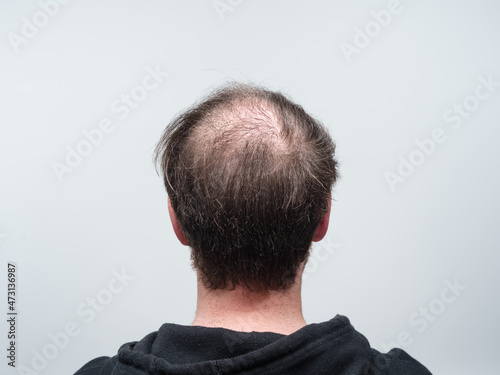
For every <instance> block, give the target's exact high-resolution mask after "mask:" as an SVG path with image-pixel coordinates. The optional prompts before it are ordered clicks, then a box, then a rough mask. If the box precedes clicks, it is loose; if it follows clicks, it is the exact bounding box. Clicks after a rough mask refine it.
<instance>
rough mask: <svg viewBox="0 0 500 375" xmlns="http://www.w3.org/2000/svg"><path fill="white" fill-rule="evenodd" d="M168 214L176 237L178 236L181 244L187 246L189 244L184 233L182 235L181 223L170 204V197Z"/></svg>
mask: <svg viewBox="0 0 500 375" xmlns="http://www.w3.org/2000/svg"><path fill="white" fill-rule="evenodd" d="M168 213H169V215H170V221H171V222H172V228H174V232H175V235H176V236H177V238H178V240H179V241H180V242H181V244H183V245H184V246H187V245H188V242H187V241H186V237H185V236H184V233H182V230H181V227H180V225H179V222H178V221H177V216H176V215H175V212H174V209H173V208H172V205H171V204H170V197H168Z"/></svg>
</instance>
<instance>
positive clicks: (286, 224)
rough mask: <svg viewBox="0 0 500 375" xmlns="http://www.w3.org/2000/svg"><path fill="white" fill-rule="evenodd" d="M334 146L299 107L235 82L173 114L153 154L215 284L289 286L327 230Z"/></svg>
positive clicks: (204, 276)
mask: <svg viewBox="0 0 500 375" xmlns="http://www.w3.org/2000/svg"><path fill="white" fill-rule="evenodd" d="M334 152H335V145H334V143H333V142H332V140H331V138H330V136H329V135H328V132H327V131H326V129H325V128H324V127H323V126H322V125H321V124H320V123H319V122H318V121H316V120H315V119H313V118H312V117H311V116H310V115H308V114H307V113H306V112H305V111H304V110H303V108H302V107H301V106H299V105H297V104H295V103H293V102H292V101H291V100H290V99H288V98H287V97H285V96H284V95H282V94H280V93H277V92H272V91H268V90H266V89H263V88H260V87H256V86H250V85H243V84H231V85H227V86H224V87H222V88H220V89H218V90H216V91H214V92H213V93H212V94H211V95H209V96H208V97H207V98H205V99H204V100H202V101H201V102H199V103H197V104H196V105H194V106H193V107H191V108H190V109H188V110H187V111H185V112H183V113H181V114H180V115H178V116H177V117H176V118H174V119H173V120H172V121H171V123H170V124H169V125H168V127H167V129H166V130H165V132H164V134H163V136H162V138H161V140H160V142H159V143H158V145H157V147H156V152H155V159H156V161H157V163H158V164H159V165H160V168H161V173H162V175H163V180H164V183H165V187H166V189H167V193H168V195H169V200H170V205H171V210H172V211H173V212H171V216H172V214H173V216H174V217H172V220H173V223H174V228H175V229H176V232H177V234H178V237H179V238H180V239H181V242H183V243H185V244H188V245H189V246H190V247H191V258H192V260H193V266H194V267H195V268H196V269H197V271H198V272H199V274H200V275H201V280H202V282H203V284H204V286H205V287H206V288H208V289H232V288H233V287H235V286H236V285H240V286H243V287H245V288H246V289H248V290H250V291H254V292H266V291H271V290H276V291H280V290H281V291H284V290H287V289H288V288H289V287H290V286H291V285H292V284H293V282H294V280H295V276H296V274H297V271H298V269H299V266H300V265H301V263H302V262H304V261H305V260H306V259H307V256H308V254H309V249H310V246H311V242H312V241H313V240H320V239H321V237H323V236H324V234H325V232H326V229H327V227H328V215H329V207H330V200H331V196H330V192H331V188H332V186H333V184H334V183H335V180H336V178H337V163H336V161H335V159H334Z"/></svg>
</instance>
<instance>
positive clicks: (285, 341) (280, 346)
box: [77, 315, 430, 375]
mask: <svg viewBox="0 0 500 375" xmlns="http://www.w3.org/2000/svg"><path fill="white" fill-rule="evenodd" d="M77 374H78V375H106V374H111V375H125V374H126V375H146V374H155V375H167V374H178V375H184V374H186V375H187V374H190V375H197V374H207V375H208V374H263V375H273V374H280V375H284V374H287V375H288V374H313V375H321V374H329V375H332V374H336V375H361V374H363V375H371V374H377V375H378V374H394V375H396V374H398V375H401V374H404V375H430V372H429V371H428V370H427V369H426V368H425V367H424V366H422V365H421V364H420V363H419V362H417V361H416V360H414V359H413V358H412V357H410V356H409V355H408V354H406V352H404V351H403V350H400V349H393V350H391V351H390V352H389V353H388V354H381V353H379V352H378V351H376V350H375V349H372V348H371V347H370V344H369V342H368V340H367V339H366V338H365V337H364V336H363V335H362V334H360V333H359V332H357V331H356V330H355V329H354V327H353V326H352V325H351V324H350V322H349V320H348V319H347V318H346V317H345V316H342V315H337V316H336V317H335V318H333V319H331V320H329V321H326V322H323V323H313V324H308V325H307V326H305V327H303V328H301V329H299V330H298V331H296V332H294V333H292V334H290V335H281V334H278V333H272V332H238V331H233V330H229V329H225V328H208V327H200V326H184V325H178V324H171V323H167V324H164V325H162V326H161V328H160V329H159V331H157V332H153V333H151V334H149V335H147V336H146V337H145V338H144V339H142V340H141V341H138V342H131V343H128V344H125V345H122V346H121V348H120V349H119V351H118V355H117V356H115V357H112V358H108V357H101V358H97V359H95V360H94V361H91V362H89V363H88V364H87V365H86V366H84V367H83V368H82V369H81V370H80V371H78V372H77Z"/></svg>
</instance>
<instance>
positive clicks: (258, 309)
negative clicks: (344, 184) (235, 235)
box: [168, 199, 331, 335]
mask: <svg viewBox="0 0 500 375" xmlns="http://www.w3.org/2000/svg"><path fill="white" fill-rule="evenodd" d="M330 207H331V205H330V200H328V210H327V212H326V213H325V215H324V216H323V219H322V220H321V222H320V224H319V225H318V228H317V229H316V231H315V234H314V236H313V242H317V241H321V240H322V239H323V237H324V236H325V234H326V232H327V230H328V224H329V220H330ZM168 211H169V214H170V219H171V221H172V227H173V229H174V232H175V234H176V236H177V238H178V239H179V241H180V242H181V243H182V244H183V245H185V246H188V243H187V241H186V237H185V236H184V234H183V233H182V231H181V229H180V226H179V223H178V221H177V218H176V215H175V212H174V211H173V209H172V206H171V204H170V199H169V200H168ZM304 266H305V263H302V264H301V266H300V268H299V271H298V272H297V277H296V278H295V282H294V284H293V285H292V287H291V288H290V289H289V290H287V291H286V292H276V291H271V292H269V293H268V294H265V295H263V294H257V293H251V292H249V291H248V290H246V289H245V288H243V287H240V286H238V287H236V289H234V290H231V291H228V290H209V289H207V288H205V287H204V286H203V284H202V282H201V281H200V277H199V272H198V273H197V275H198V294H197V304H196V315H195V318H194V321H193V323H192V324H191V325H193V326H203V327H220V328H227V329H231V330H234V331H240V332H252V331H256V332H275V333H281V334H284V335H289V334H291V333H293V332H295V331H297V330H299V329H300V328H302V327H304V326H305V325H306V324H307V323H306V321H305V320H304V316H303V314H302V297H301V284H302V272H303V270H304Z"/></svg>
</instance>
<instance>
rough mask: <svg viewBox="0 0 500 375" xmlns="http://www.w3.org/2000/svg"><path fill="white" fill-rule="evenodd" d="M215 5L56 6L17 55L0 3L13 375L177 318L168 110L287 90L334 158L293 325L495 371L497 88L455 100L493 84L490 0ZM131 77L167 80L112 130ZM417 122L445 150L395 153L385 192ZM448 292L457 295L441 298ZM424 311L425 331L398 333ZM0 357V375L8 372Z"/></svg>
mask: <svg viewBox="0 0 500 375" xmlns="http://www.w3.org/2000/svg"><path fill="white" fill-rule="evenodd" d="M46 2H49V0H42V3H46ZM224 2H226V0H224ZM232 4H233V5H232V6H231V8H232V10H227V11H226V12H224V13H222V14H220V15H219V14H218V13H217V11H216V9H215V7H214V5H213V3H212V0H196V1H195V0H186V1H173V0H170V1H160V0H156V1H155V0H147V1H132V0H113V1H96V0H91V1H89V0H86V1H83V0H73V1H71V2H69V3H68V4H65V5H59V9H58V10H57V11H54V14H53V16H52V17H49V18H47V19H46V20H45V21H47V22H46V25H45V26H41V27H36V26H35V27H36V28H37V30H38V31H37V33H36V35H29V34H26V35H29V36H30V37H29V38H26V39H24V41H23V42H22V43H21V42H19V40H21V39H19V38H24V36H23V27H24V29H25V30H24V32H27V30H26V26H25V24H26V22H38V24H43V23H44V18H43V14H42V15H40V14H39V13H38V12H40V11H42V10H41V9H42V8H41V6H40V4H39V3H38V2H37V1H31V0H30V1H20V0H16V1H14V0H12V1H2V2H1V3H0V35H1V38H0V83H1V84H0V102H1V111H0V126H1V133H0V181H1V183H0V193H1V194H0V241H1V243H0V251H1V264H0V268H1V272H0V277H1V279H0V280H1V281H0V287H1V289H2V293H1V295H2V296H3V297H2V298H1V299H0V300H1V301H2V302H1V303H2V306H1V308H0V310H1V311H6V310H7V304H6V301H7V299H6V289H7V275H6V269H7V262H8V261H13V262H15V263H16V264H17V269H18V271H17V279H18V283H17V295H16V298H17V310H18V312H19V315H18V317H17V319H18V320H17V334H18V341H17V365H18V366H19V365H24V366H26V368H32V360H33V357H34V356H35V354H34V353H35V352H39V353H41V352H43V349H44V348H45V347H47V345H48V344H50V343H51V341H50V339H49V334H50V333H52V334H56V333H57V332H60V331H63V330H64V327H65V326H66V325H67V324H68V323H69V322H74V323H75V324H76V325H77V327H78V332H79V334H78V335H76V336H75V337H71V338H70V341H69V343H67V344H66V345H65V347H64V348H62V349H60V350H58V353H57V354H56V355H55V358H53V359H49V360H48V361H47V365H46V367H45V368H44V369H43V370H42V371H36V372H33V373H42V374H70V373H73V372H75V371H76V370H77V369H78V368H80V367H81V366H82V365H83V364H84V363H86V362H87V361H89V360H90V359H92V358H94V357H97V356H101V355H114V354H115V353H116V352H117V350H118V348H119V346H120V345H121V344H123V343H124V342H128V341H134V340H139V339H141V338H142V337H143V336H145V335H146V334H147V333H149V332H151V331H155V330H157V329H158V328H159V327H160V325H161V324H162V323H164V322H173V323H179V324H190V323H191V321H192V319H193V317H194V311H195V298H196V289H195V287H196V285H195V274H194V272H193V271H192V270H191V268H190V263H189V249H188V248H185V247H183V246H181V245H180V244H179V243H178V242H177V240H176V238H175V236H174V234H173V231H172V229H171V226H170V222H169V218H168V212H167V196H166V193H165V191H164V188H163V185H162V181H161V180H160V178H159V177H158V176H157V175H156V173H155V170H154V167H153V164H152V161H151V157H152V150H153V148H154V146H155V144H156V142H157V140H158V139H159V136H160V134H161V133H162V131H163V129H164V127H165V126H166V125H167V123H168V122H169V121H170V119H171V118H172V117H173V116H174V115H175V114H176V113H177V112H179V111H180V110H182V109H184V108H186V107H187V106H189V105H191V104H192V103H193V102H194V101H195V100H196V99H198V98H199V97H200V96H202V95H203V94H205V93H206V92H207V91H208V90H209V89H210V88H211V87H213V86H214V85H216V84H219V83H222V82H225V81H227V80H233V79H234V80H239V81H252V82H255V83H259V84H263V85H265V86H267V87H269V88H271V89H275V90H282V91H283V92H285V93H287V94H289V95H290V96H291V97H292V98H293V99H294V100H295V101H297V102H298V103H300V104H302V105H303V106H304V107H305V108H306V109H307V110H308V111H310V112H311V113H312V114H313V115H314V116H316V117H317V118H319V119H320V120H321V121H322V122H323V123H324V124H325V125H326V126H327V127H328V128H329V129H330V132H331V134H332V136H333V138H334V140H335V141H336V143H337V146H338V148H337V149H338V158H339V160H340V163H341V166H340V172H341V175H342V178H341V180H340V181H339V182H338V185H337V187H336V189H335V192H334V195H335V199H336V200H335V202H334V204H333V207H332V219H331V222H330V231H329V233H328V235H327V238H326V239H325V240H324V241H323V242H322V243H319V244H318V245H317V246H315V248H314V253H313V254H316V255H313V259H314V260H313V262H314V263H311V265H310V266H309V268H308V271H307V278H306V280H304V283H303V304H304V314H305V318H306V321H307V322H308V323H313V322H321V321H325V320H329V319H331V318H332V317H333V316H335V314H337V313H338V314H342V315H346V316H348V317H349V319H350V320H351V322H352V324H353V325H354V326H355V328H356V329H358V330H359V331H360V332H362V333H363V334H364V335H366V337H367V338H368V339H369V341H370V343H371V345H372V346H373V347H375V348H377V349H379V350H382V349H384V345H383V344H384V343H385V344H389V343H391V342H392V343H394V342H395V341H396V340H397V338H398V336H399V335H401V333H402V332H403V336H404V335H406V339H405V340H404V345H403V348H404V349H405V350H406V351H408V353H410V355H412V356H413V357H415V358H416V359H418V360H419V361H421V362H422V363H423V364H425V365H426V366H427V367H428V368H429V369H430V370H431V372H433V373H435V374H455V375H458V374H471V373H473V374H494V373H497V369H498V359H497V358H498V352H499V350H500V344H499V340H498V336H499V334H500V329H499V324H498V317H499V316H500V311H499V310H500V308H499V306H500V305H499V303H498V283H499V276H498V264H499V261H500V256H499V255H498V250H499V245H500V235H499V234H498V212H499V204H500V200H499V199H498V196H497V194H498V191H499V189H500V180H499V178H498V168H499V161H500V158H499V156H500V151H499V147H498V139H499V137H500V130H499V129H500V118H499V114H500V106H499V105H498V103H499V101H500V87H496V89H495V88H493V89H492V90H491V91H494V92H490V96H489V98H488V99H485V100H480V101H477V100H476V101H474V99H473V98H472V99H471V98H470V97H469V96H471V95H474V94H475V89H476V87H477V86H478V85H479V84H480V81H479V78H478V77H483V78H484V79H485V80H488V79H491V80H493V81H494V82H498V81H499V80H500V52H499V51H500V50H499V48H498V47H499V39H500V23H499V20H498V19H499V16H500V5H499V3H498V2H496V1H494V0H489V1H487V0H477V1H474V2H473V1H451V0H447V1H431V0H421V1H416V0H413V1H411V0H401V2H400V5H399V7H398V9H399V10H401V11H400V13H399V14H393V15H392V17H391V19H390V21H388V24H387V25H386V26H385V27H379V29H380V30H377V28H376V25H375V26H374V25H373V23H370V22H371V21H372V20H373V19H374V16H373V14H372V13H371V12H372V11H374V10H375V11H377V12H380V11H381V10H383V9H387V6H388V2H387V1H355V2H354V1H347V0H342V1H335V2H333V1H327V0H312V1H290V0H288V1H284V0H282V1H264V0H253V1H250V0H247V1H242V2H239V1H235V0H233V1H232ZM24 17H26V20H28V21H26V20H25V19H24ZM37 17H38V18H37ZM33 18H35V19H36V20H33ZM370 25H371V26H370ZM365 27H372V29H371V31H370V32H371V33H372V34H373V35H374V37H373V38H370V39H371V42H370V43H369V45H367V46H366V47H364V48H359V49H358V50H357V52H358V53H354V54H352V55H351V56H348V58H346V54H345V53H343V51H342V48H341V46H342V43H348V44H350V45H354V42H355V41H354V39H355V35H357V33H358V31H356V30H357V28H359V29H360V30H365ZM28 29H29V28H28ZM31 31H33V30H31ZM14 34H15V35H17V38H18V39H15V38H16V36H14ZM13 38H14V39H13ZM13 40H17V43H15V42H13ZM358 45H360V44H359V40H358ZM354 46H355V45H354ZM344 47H345V44H344ZM348 60H350V61H348ZM148 66H149V67H151V68H152V69H156V68H158V69H160V70H161V71H164V72H169V76H168V77H166V78H162V82H161V83H159V84H158V86H157V87H156V88H155V89H153V90H150V91H147V97H146V98H145V100H144V101H142V102H140V103H138V105H137V107H136V108H134V109H132V110H131V111H130V113H128V115H127V116H123V114H124V113H123V112H122V113H121V115H122V116H121V117H124V118H120V113H116V111H115V112H113V110H112V105H113V103H114V102H115V101H116V100H120V97H121V95H122V94H128V93H130V91H131V90H134V89H136V92H137V93H138V92H139V91H140V89H137V87H138V85H140V84H141V82H142V80H143V78H144V77H145V76H146V75H147V74H148V71H147V69H148ZM151 82H152V81H151ZM137 90H139V91H137ZM480 92H481V93H483V94H486V93H487V92H488V91H487V90H486V89H484V88H483V89H482V91H480ZM468 97H469V98H468ZM467 98H468V99H467ZM464 100H466V101H467V100H468V103H469V108H470V106H471V105H473V104H474V103H475V104H477V103H479V104H478V108H477V109H475V110H472V111H470V113H468V114H467V116H468V118H464V119H462V120H461V126H460V127H459V128H458V129H453V125H454V122H449V121H448V122H447V121H446V120H444V118H443V116H444V114H445V113H446V111H448V110H453V108H454V104H455V103H456V104H459V105H463V101H464ZM103 119H110V120H112V123H113V125H114V130H113V132H111V133H109V134H105V135H104V136H103V139H102V141H101V142H100V144H98V145H96V146H94V147H93V149H92V150H91V152H90V153H89V154H88V155H87V156H85V157H83V158H82V160H81V162H80V164H79V165H78V166H77V167H75V168H73V170H72V172H71V173H69V172H68V173H64V174H63V176H62V179H61V181H60V180H59V179H58V177H57V176H56V173H55V172H54V169H53V165H54V163H55V162H57V163H61V164H64V163H66V162H65V159H66V157H67V152H68V151H67V147H69V148H72V149H76V147H77V146H78V144H79V143H80V142H82V141H83V140H85V139H86V138H85V137H84V136H83V135H82V131H83V130H85V129H87V130H88V131H90V130H91V129H95V128H97V127H98V126H99V123H100V121H102V120H103ZM437 128H441V129H443V132H444V134H445V136H446V141H445V142H443V143H441V144H436V145H435V148H434V150H433V152H432V154H430V155H429V156H425V157H424V159H423V160H422V159H418V153H417V154H414V158H416V159H414V160H418V161H419V162H421V165H419V166H417V167H416V168H414V170H413V172H412V173H411V174H409V175H408V177H406V178H404V179H403V180H404V181H402V182H398V183H396V185H394V188H395V191H391V189H390V186H389V184H388V182H387V179H386V173H387V172H391V173H395V174H396V173H398V165H399V164H400V163H401V161H400V160H401V159H400V158H399V157H400V156H401V157H403V158H405V159H406V160H408V158H409V157H410V154H411V153H412V152H414V151H415V150H418V147H417V145H416V143H415V141H416V140H423V139H425V138H429V137H430V136H431V134H432V132H433V131H434V130H435V129H437ZM123 269H125V272H126V273H127V274H129V275H132V276H133V277H134V279H133V280H130V281H129V282H128V285H127V286H126V287H124V288H123V290H122V291H121V292H119V293H116V294H113V295H112V296H113V298H112V300H111V301H109V302H110V303H109V304H107V305H106V306H104V308H103V309H102V311H99V312H97V313H96V315H95V317H94V319H93V320H92V321H90V322H88V323H87V322H86V320H85V319H88V318H89V315H82V313H81V310H80V313H79V312H78V306H79V305H80V306H81V304H84V305H86V304H87V298H89V297H91V298H92V297H96V296H97V295H98V294H99V293H101V297H102V296H104V295H105V294H106V293H107V292H103V290H105V289H106V288H108V283H109V282H110V280H112V279H113V277H114V276H113V270H116V271H118V272H122V270H123ZM446 280H448V281H449V282H452V283H453V282H458V283H459V284H460V285H463V286H466V289H465V290H462V291H460V292H459V295H458V296H456V295H455V297H456V298H455V299H454V301H453V302H449V303H448V302H443V299H442V297H441V293H442V291H443V289H444V288H446ZM103 293H104V294H103ZM446 293H448V292H446ZM446 293H445V295H446V296H448V298H447V299H448V300H449V298H450V296H452V295H453V294H450V293H448V294H446ZM107 295H108V296H109V293H108V294H107ZM440 301H441V302H440ZM429 307H431V308H432V309H434V312H435V313H434V314H432V310H430V311H431V314H432V315H431V316H430V318H425V319H426V320H425V321H426V322H427V323H425V329H424V328H423V326H424V323H420V324H419V325H416V324H415V320H413V323H411V322H412V320H411V319H412V318H411V317H413V318H414V319H420V320H421V319H424V318H423V317H422V315H421V311H422V310H420V309H421V308H429ZM85 309H88V307H85ZM2 314H4V317H2V321H4V323H3V324H2V325H1V327H2V328H1V329H0V341H1V342H2V345H1V347H2V348H5V347H6V346H7V330H8V327H7V324H6V323H5V320H6V319H7V315H6V313H2ZM431 318H432V319H431ZM404 331H406V332H407V333H406V334H404ZM420 331H421V332H420ZM389 345H390V346H393V344H389ZM384 350H386V349H384ZM34 351H35V352H34ZM3 352H4V354H5V351H3ZM4 354H3V355H2V356H1V357H2V359H1V360H0V369H1V370H0V372H1V373H2V374H16V373H18V372H17V371H15V370H12V369H11V368H10V367H8V366H7V359H6V358H5V355H4ZM19 373H23V372H19Z"/></svg>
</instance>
